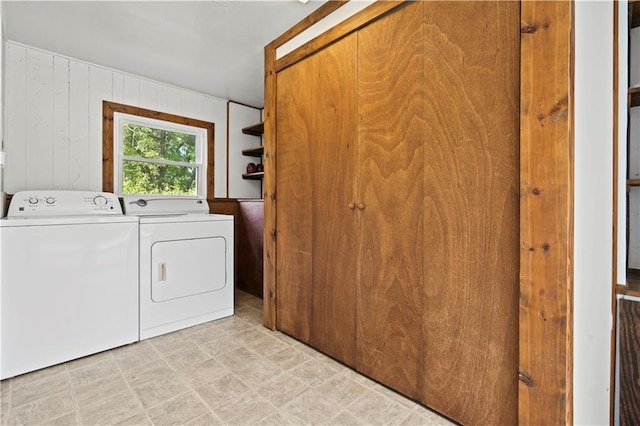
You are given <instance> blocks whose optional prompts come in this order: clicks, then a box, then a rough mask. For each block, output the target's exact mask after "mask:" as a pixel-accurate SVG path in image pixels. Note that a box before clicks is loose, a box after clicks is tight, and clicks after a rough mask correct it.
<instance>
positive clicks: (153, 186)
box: [122, 161, 198, 195]
mask: <svg viewBox="0 0 640 426" xmlns="http://www.w3.org/2000/svg"><path fill="white" fill-rule="evenodd" d="M197 175H198V169H197V167H182V166H170V165H166V164H150V163H141V162H138V161H123V164H122V193H123V194H171V195H197V187H196V182H197Z"/></svg>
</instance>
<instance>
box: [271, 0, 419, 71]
mask: <svg viewBox="0 0 640 426" xmlns="http://www.w3.org/2000/svg"><path fill="white" fill-rule="evenodd" d="M329 3H331V2H329ZM408 3H410V2H409V1H407V0H402V1H378V2H376V3H373V4H372V5H370V6H368V7H367V8H365V9H363V10H361V11H360V12H358V13H356V14H355V15H353V16H351V17H350V18H348V19H345V20H344V21H343V22H341V23H339V24H338V25H336V26H335V27H333V28H331V29H330V30H328V31H326V32H324V33H322V34H321V35H319V36H318V37H316V38H314V39H313V40H311V41H309V42H308V43H305V44H304V45H302V46H300V47H299V48H297V49H295V50H294V51H293V52H291V53H289V54H287V55H285V56H284V57H282V58H280V59H277V60H276V62H275V70H276V72H277V71H280V70H282V69H284V68H286V67H288V66H290V65H293V64H295V63H296V62H298V61H301V60H302V59H304V58H306V57H307V56H309V55H312V54H313V53H315V52H317V51H318V50H320V49H322V48H323V47H326V46H327V45H329V44H331V43H334V42H336V41H337V40H340V39H341V38H343V37H346V36H347V35H349V34H351V33H352V32H354V31H356V30H358V29H359V28H362V27H363V26H365V25H367V24H369V23H371V22H373V21H375V20H376V19H379V18H381V17H382V16H384V15H385V14H387V13H389V12H390V11H392V10H394V9H395V8H397V7H399V6H404V5H406V4H408ZM277 47H278V46H276V48H277Z"/></svg>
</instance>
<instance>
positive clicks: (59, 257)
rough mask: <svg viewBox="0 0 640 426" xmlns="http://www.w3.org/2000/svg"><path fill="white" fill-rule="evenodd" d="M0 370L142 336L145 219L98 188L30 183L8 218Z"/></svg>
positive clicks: (8, 373)
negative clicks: (141, 228)
mask: <svg viewBox="0 0 640 426" xmlns="http://www.w3.org/2000/svg"><path fill="white" fill-rule="evenodd" d="M0 262H1V267H0V378H1V379H6V378H8V377H13V376H16V375H19V374H22V373H27V372H30V371H34V370H37V369H40V368H44V367H48V366H51V365H54V364H58V363H61V362H66V361H69V360H72V359H75V358H80V357H83V356H86V355H90V354H94V353H97V352H101V351H104V350H107V349H110V348H114V347H117V346H122V345H125V344H128V343H132V342H135V341H137V340H138V220H137V218H135V217H129V216H124V215H123V214H122V208H121V206H120V203H119V200H118V198H117V197H116V196H115V195H113V194H110V193H104V192H92V191H23V192H18V193H16V194H14V196H13V198H12V199H11V203H10V204H9V211H8V215H7V217H6V218H4V219H2V220H0Z"/></svg>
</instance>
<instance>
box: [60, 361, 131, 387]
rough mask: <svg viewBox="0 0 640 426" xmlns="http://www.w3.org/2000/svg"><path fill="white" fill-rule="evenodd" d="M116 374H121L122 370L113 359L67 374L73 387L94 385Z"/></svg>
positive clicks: (90, 364)
mask: <svg viewBox="0 0 640 426" xmlns="http://www.w3.org/2000/svg"><path fill="white" fill-rule="evenodd" d="M115 373H120V369H119V368H118V365H117V364H116V362H115V360H114V359H113V358H112V357H108V358H104V359H102V360H100V361H98V362H94V363H89V364H87V365H84V366H82V367H79V368H75V369H73V370H69V371H68V372H67V374H68V375H69V383H70V384H71V386H72V387H75V386H82V385H86V384H89V383H93V382H96V381H99V380H101V379H104V378H105V377H108V376H111V375H113V374H115Z"/></svg>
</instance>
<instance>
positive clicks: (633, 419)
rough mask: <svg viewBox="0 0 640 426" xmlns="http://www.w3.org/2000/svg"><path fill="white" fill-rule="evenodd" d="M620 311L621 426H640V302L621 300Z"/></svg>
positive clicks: (619, 408) (619, 303) (619, 302)
mask: <svg viewBox="0 0 640 426" xmlns="http://www.w3.org/2000/svg"><path fill="white" fill-rule="evenodd" d="M618 309H619V324H618V341H619V344H618V357H619V364H620V368H619V370H620V372H619V385H620V390H619V393H620V394H619V396H620V405H619V407H618V410H619V415H620V424H621V425H637V424H638V422H640V382H639V381H638V378H639V377H640V361H639V360H638V354H640V302H637V301H633V300H626V299H620V300H619V301H618Z"/></svg>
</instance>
